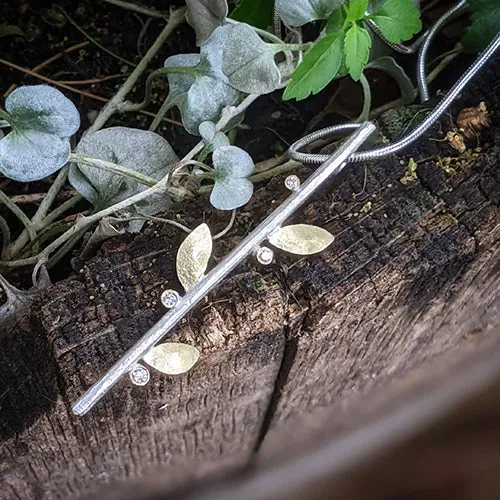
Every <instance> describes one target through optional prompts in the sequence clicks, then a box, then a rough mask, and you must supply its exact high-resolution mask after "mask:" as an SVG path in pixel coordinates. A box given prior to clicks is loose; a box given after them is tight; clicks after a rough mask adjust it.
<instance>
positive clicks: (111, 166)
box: [69, 153, 158, 187]
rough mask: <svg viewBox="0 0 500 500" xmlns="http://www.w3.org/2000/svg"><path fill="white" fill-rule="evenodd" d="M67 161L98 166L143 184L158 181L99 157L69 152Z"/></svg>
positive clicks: (148, 184) (147, 184) (146, 184)
mask: <svg viewBox="0 0 500 500" xmlns="http://www.w3.org/2000/svg"><path fill="white" fill-rule="evenodd" d="M69 161H70V162H71V161H74V162H75V163H81V164H83V165H87V166H89V167H94V168H98V169H99V170H105V171H107V172H113V173H114V174H118V175H121V176H122V177H127V178H129V179H133V180H135V181H137V182H140V183H141V184H144V185H145V186H149V187H152V186H154V185H155V184H156V183H157V182H158V181H157V180H156V179H153V178H152V177H149V176H147V175H144V174H141V173H140V172H137V171H136V170H132V169H130V168H127V167H124V166H122V165H118V164H117V163H111V162H109V161H105V160H100V159H99V158H90V157H89V156H83V155H78V154H75V153H71V155H70V157H69Z"/></svg>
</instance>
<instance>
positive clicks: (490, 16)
mask: <svg viewBox="0 0 500 500" xmlns="http://www.w3.org/2000/svg"><path fill="white" fill-rule="evenodd" d="M467 4H468V6H469V9H470V11H471V13H472V14H471V16H470V25H469V26H467V27H466V28H465V30H464V34H463V36H462V45H463V47H464V50H465V52H467V53H476V52H480V51H481V50H483V49H485V48H486V46H487V45H488V44H489V43H490V42H491V40H493V38H494V37H495V35H496V34H497V33H500V5H499V4H498V0H469V2H467Z"/></svg>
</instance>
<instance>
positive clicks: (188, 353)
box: [143, 342, 200, 375]
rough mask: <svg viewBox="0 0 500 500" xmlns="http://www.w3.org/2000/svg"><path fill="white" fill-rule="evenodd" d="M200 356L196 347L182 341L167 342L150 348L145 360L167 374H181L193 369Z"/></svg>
mask: <svg viewBox="0 0 500 500" xmlns="http://www.w3.org/2000/svg"><path fill="white" fill-rule="evenodd" d="M199 358H200V351H198V349H196V347H193V346H190V345H187V344H182V343H180V342H166V343H164V344H160V345H157V346H155V347H153V348H152V349H150V350H149V351H148V352H147V353H146V355H145V356H144V358H143V360H144V362H145V363H147V364H148V365H149V366H151V367H153V368H154V369H155V370H158V371H159V372H161V373H165V374H166V375H180V374H181V373H186V372H187V371H189V370H191V368H193V366H194V365H195V364H196V362H197V361H198V359H199Z"/></svg>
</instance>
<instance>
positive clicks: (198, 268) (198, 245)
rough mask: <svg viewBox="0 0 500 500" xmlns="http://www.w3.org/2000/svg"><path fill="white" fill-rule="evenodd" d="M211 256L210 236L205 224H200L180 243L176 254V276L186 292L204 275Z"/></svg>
mask: <svg viewBox="0 0 500 500" xmlns="http://www.w3.org/2000/svg"><path fill="white" fill-rule="evenodd" d="M211 254H212V235H211V233H210V229H209V227H208V226H207V225H206V224H200V225H199V226H198V227H197V228H196V229H194V230H193V231H192V232H191V233H189V236H188V237H187V238H186V239H185V240H184V241H183V242H182V244H181V246H180V247H179V251H178V252H177V264H176V267H177V276H178V278H179V281H180V282H181V284H182V286H183V287H184V289H185V290H186V292H187V291H188V290H189V289H190V288H192V287H193V286H194V285H195V283H196V282H197V281H199V280H200V279H201V277H202V276H203V274H204V273H205V271H206V269H207V266H208V260H209V259H210V255H211Z"/></svg>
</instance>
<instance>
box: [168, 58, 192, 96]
mask: <svg viewBox="0 0 500 500" xmlns="http://www.w3.org/2000/svg"><path fill="white" fill-rule="evenodd" d="M200 59H201V57H200V54H178V55H175V56H171V57H169V58H167V59H166V60H165V63H164V64H163V66H164V67H165V68H182V67H187V68H191V67H193V66H196V65H198V64H199V63H200ZM167 79H168V85H169V93H170V95H175V96H181V95H183V94H186V92H187V91H188V90H189V89H190V87H191V85H193V83H194V81H195V78H194V77H193V76H191V75H185V74H183V73H167Z"/></svg>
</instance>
